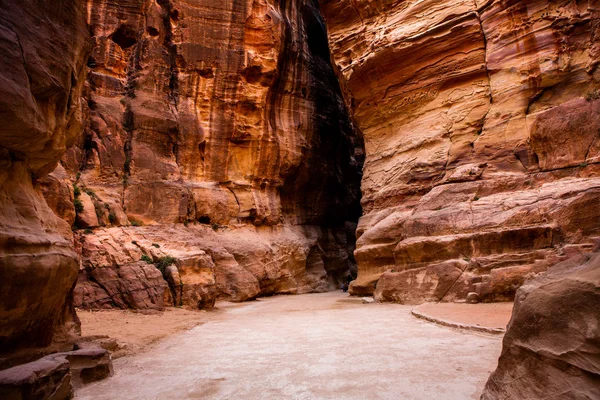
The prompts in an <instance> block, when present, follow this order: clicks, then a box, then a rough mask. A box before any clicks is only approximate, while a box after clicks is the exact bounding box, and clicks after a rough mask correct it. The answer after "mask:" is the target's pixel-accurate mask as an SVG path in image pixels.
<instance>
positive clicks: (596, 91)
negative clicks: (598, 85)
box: [585, 89, 600, 101]
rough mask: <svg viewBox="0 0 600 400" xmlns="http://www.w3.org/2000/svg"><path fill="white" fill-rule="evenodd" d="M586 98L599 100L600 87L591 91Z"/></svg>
mask: <svg viewBox="0 0 600 400" xmlns="http://www.w3.org/2000/svg"><path fill="white" fill-rule="evenodd" d="M585 99H586V100H587V101H592V100H598V99H600V89H594V90H592V91H591V92H589V93H588V94H587V95H586V96H585Z"/></svg>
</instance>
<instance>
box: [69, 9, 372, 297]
mask: <svg viewBox="0 0 600 400" xmlns="http://www.w3.org/2000/svg"><path fill="white" fill-rule="evenodd" d="M87 10H88V23H89V26H90V31H91V32H92V37H93V42H94V47H93V52H92V55H91V57H90V59H89V61H88V64H87V68H88V74H89V75H88V85H87V88H86V93H85V98H86V100H87V109H86V112H87V122H88V123H87V126H86V128H85V133H84V135H82V137H81V139H80V142H79V143H78V144H77V145H76V146H75V147H73V148H72V149H71V150H69V151H68V153H67V154H66V156H65V157H64V158H63V160H62V165H63V166H64V168H65V170H66V171H67V173H68V174H69V176H70V181H72V182H74V183H75V185H76V186H77V187H78V188H79V189H80V192H81V193H80V194H79V196H78V197H77V200H76V201H78V202H79V203H81V208H82V209H80V210H79V211H78V215H77V217H76V220H75V223H74V226H75V227H76V228H78V229H79V233H78V236H77V238H78V239H77V240H78V243H79V244H78V246H79V247H78V248H79V249H80V253H81V254H82V264H81V271H80V278H79V284H78V286H77V289H76V297H75V299H76V305H78V306H83V307H92V308H97V307H115V306H116V307H135V308H161V307H162V306H163V301H162V299H161V297H162V293H163V291H164V288H163V287H162V283H161V282H162V281H161V277H160V274H159V275H158V276H154V275H156V274H155V273H154V272H156V271H153V270H152V269H150V270H148V266H147V265H144V263H143V262H142V263H141V264H140V263H139V261H140V257H141V256H142V255H145V256H147V257H150V258H153V259H154V260H156V259H157V258H160V257H166V256H175V254H176V253H182V255H181V257H183V258H185V257H188V256H190V254H193V257H200V255H199V254H196V252H200V253H202V252H203V251H204V250H209V247H210V246H207V245H205V244H203V243H210V244H211V245H212V246H213V247H219V248H221V249H222V251H220V252H217V253H218V254H220V255H215V253H214V252H215V251H213V252H212V253H211V254H212V255H211V256H210V257H209V258H208V260H209V261H210V262H209V263H208V265H209V266H208V267H202V268H200V270H201V271H200V270H199V271H200V272H198V274H199V276H201V278H198V279H200V280H201V281H202V282H204V285H205V287H204V288H200V286H201V285H200V286H199V285H198V284H196V283H189V285H196V287H197V289H198V292H197V293H196V294H195V295H191V298H193V299H194V300H193V302H196V301H199V303H198V304H211V302H214V297H215V296H220V297H225V298H229V299H234V300H244V299H248V298H254V297H256V296H258V295H264V294H273V293H303V292H307V291H315V290H318V291H322V290H327V289H331V288H335V287H337V286H338V284H339V282H340V281H341V280H344V279H345V278H346V274H347V273H348V272H349V269H350V268H352V267H353V265H354V264H353V256H352V251H353V245H354V238H353V235H354V232H353V230H354V227H353V226H352V224H350V225H348V226H346V221H351V220H353V221H354V223H355V222H356V221H357V219H358V216H359V215H360V206H359V197H360V192H359V182H360V173H361V163H362V160H361V158H360V157H361V152H362V142H361V138H360V137H358V136H357V134H356V132H355V130H354V127H353V126H352V124H351V123H350V120H349V118H348V115H347V112H346V108H345V104H344V102H343V99H342V96H341V92H340V89H339V86H338V83H337V80H336V77H335V73H334V71H333V69H332V66H331V62H330V58H329V50H328V46H327V35H326V31H325V26H324V23H323V21H322V18H321V15H320V13H319V11H318V8H317V7H316V6H315V5H314V4H313V2H311V1H293V2H288V1H266V0H252V1H250V0H227V1H221V2H216V3H215V2H214V1H207V0H195V1H192V2H189V1H179V0H161V1H153V0H137V1H135V0H127V1H120V2H116V3H115V2H110V1H106V0H89V1H88V2H87ZM57 212H59V211H58V210H57ZM65 217H66V216H65ZM184 224H185V225H184ZM132 225H144V227H145V228H146V227H147V229H146V230H145V232H147V231H148V230H149V231H151V232H156V234H157V235H158V237H157V238H156V241H157V243H156V244H157V245H160V246H161V249H164V248H165V246H164V245H165V244H168V243H169V241H171V242H172V244H173V243H178V246H175V247H176V248H171V249H170V250H169V251H170V252H163V251H158V250H156V247H153V246H151V243H148V244H147V246H146V247H144V248H141V247H140V246H141V245H138V247H136V246H135V245H133V248H135V250H132V249H130V247H131V244H130V243H129V242H131V241H134V242H136V243H138V244H139V243H142V242H143V240H141V239H143V238H140V237H139V236H138V231H139V229H136V228H135V226H132ZM354 226H355V225H354ZM116 227H121V228H116ZM101 228H106V229H107V230H106V233H107V234H109V235H110V236H111V237H113V238H115V237H118V238H117V239H114V241H112V240H111V241H110V243H111V244H110V245H109V244H108V243H109V241H107V240H105V239H103V238H105V233H104V232H105V231H104V230H100V229H101ZM205 228H207V229H205ZM85 229H88V230H93V232H90V231H86V233H84V231H85ZM282 229H283V230H284V231H285V232H288V233H286V234H281V233H280V232H282ZM164 231H170V232H172V234H171V235H172V236H171V238H170V239H169V237H165V236H164V235H161V234H160V233H161V232H164ZM240 232H243V234H242V233H240ZM197 236H198V237H200V238H201V240H200V241H198V237H197ZM233 238H236V240H237V242H234V241H233ZM121 239H122V240H126V241H127V243H121V242H120V240H121ZM189 243H196V247H195V248H196V250H195V251H194V250H193V249H189ZM250 243H255V247H257V249H255V250H248V249H246V247H248V246H250ZM236 244H238V246H236ZM263 246H266V247H265V248H263ZM190 251H191V253H190ZM248 251H250V253H251V254H248ZM98 252H100V253H102V254H103V257H100V258H99V257H97V253H98ZM190 257H192V256H190ZM183 258H182V260H183ZM200 258H202V259H204V256H203V255H202V257H200ZM270 258H272V259H270ZM184 264H185V262H184V261H180V262H179V263H178V266H177V267H178V268H179V272H181V270H182V268H185V265H184ZM203 265H204V264H203ZM179 275H180V276H179V278H181V282H182V285H183V288H187V287H188V285H187V283H186V282H195V280H196V278H194V277H191V275H189V274H187V275H186V274H179ZM184 275H186V276H187V278H186V277H184ZM179 278H177V277H169V278H168V279H167V280H172V281H173V282H171V287H170V291H171V292H173V291H174V290H175V288H174V287H173V285H175V286H178V283H177V282H175V281H176V280H178V279H179ZM139 282H142V283H139ZM178 287H179V286H178ZM175 291H176V290H175ZM167 292H168V291H167ZM128 293H129V294H128ZM171 295H173V293H171ZM167 297H169V295H168V293H167ZM171 297H173V296H171ZM174 297H177V296H174ZM184 297H185V296H184ZM188 297H189V296H188ZM199 297H202V300H201V301H200V300H198V298H199ZM171 301H174V302H177V300H176V299H175V300H174V299H173V298H168V299H167V302H171ZM185 301H186V300H185V299H184V302H185ZM190 301H192V300H190ZM167 304H168V303H167ZM191 305H193V304H191Z"/></svg>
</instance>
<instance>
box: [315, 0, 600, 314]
mask: <svg viewBox="0 0 600 400" xmlns="http://www.w3.org/2000/svg"><path fill="white" fill-rule="evenodd" d="M598 7H599V3H598V2H597V1H584V2H575V1H547V0H535V1H520V2H519V1H517V2H508V1H504V0H493V1H458V2H456V1H454V2H448V1H446V2H444V1H442V2H439V1H436V2H434V1H425V2H423V1H404V2H396V1H371V2H355V1H353V0H323V1H321V9H322V12H323V14H324V16H325V19H326V22H327V25H328V30H329V42H330V47H331V52H332V59H333V61H334V62H335V67H336V69H337V72H338V76H339V77H340V81H341V85H342V88H343V91H344V95H345V99H346V102H347V104H348V105H349V108H350V110H351V113H352V115H353V117H354V119H355V121H356V124H357V126H358V128H359V129H360V130H361V131H362V134H363V135H364V140H365V155H366V160H365V167H364V176H363V179H362V192H363V199H362V205H363V209H364V215H363V216H362V218H361V219H360V222H359V226H358V232H357V233H358V235H359V239H358V242H357V250H356V253H355V255H356V259H357V262H358V279H357V280H356V281H354V282H353V283H352V285H351V288H350V291H351V293H354V294H371V293H375V297H376V298H377V299H379V300H383V301H397V302H403V303H419V302H422V301H431V300H433V301H440V300H444V301H445V300H454V299H461V298H463V299H464V298H465V297H466V295H467V293H469V292H476V293H477V294H478V295H479V298H480V299H481V300H484V301H486V300H487V301H489V300H510V299H512V296H513V295H514V292H515V290H516V288H518V287H519V285H521V284H522V283H523V281H524V279H525V278H526V277H528V276H531V275H532V274H536V273H538V272H541V271H544V270H545V269H547V268H548V266H549V265H551V264H553V263H556V262H558V261H560V260H563V259H565V258H568V257H569V256H570V255H573V254H578V253H580V252H585V251H589V250H590V249H591V244H590V243H591V240H592V238H593V237H596V236H598V235H600V174H599V172H600V167H599V166H598V162H599V161H600V158H599V157H600V136H599V133H598V132H599V128H600V101H599V98H600V91H599V90H598V88H599V87H600V85H599V82H598V80H599V78H600V75H599V72H598V68H597V66H598V60H599V59H598V56H599V53H598V44H597V35H598V26H600V25H599V9H598ZM375 287H376V288H377V289H375Z"/></svg>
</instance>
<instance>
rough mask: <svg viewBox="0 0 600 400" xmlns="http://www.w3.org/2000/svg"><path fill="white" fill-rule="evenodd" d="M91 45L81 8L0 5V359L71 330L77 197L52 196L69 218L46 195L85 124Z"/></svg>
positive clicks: (70, 1) (72, 2)
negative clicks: (68, 205)
mask: <svg viewBox="0 0 600 400" xmlns="http://www.w3.org/2000/svg"><path fill="white" fill-rule="evenodd" d="M88 41H89V34H88V31H87V27H86V22H85V7H84V4H83V2H82V1H77V0H64V1H60V2H59V4H57V3H56V2H50V1H45V2H40V1H30V0H18V1H13V0H3V1H2V2H1V3H0V52H1V53H2V57H0V120H1V121H2V124H0V354H2V353H4V352H8V351H14V350H16V349H17V348H18V347H19V346H21V345H25V346H35V345H40V346H44V345H47V344H49V343H50V341H51V340H52V338H53V336H54V333H55V328H58V327H63V328H65V329H67V330H68V329H69V328H70V327H72V324H70V323H68V322H69V321H70V320H71V309H70V304H69V301H68V297H69V293H70V291H71V290H72V288H73V285H74V283H75V279H76V277H77V270H78V256H77V254H76V253H75V251H74V250H73V243H72V234H71V228H70V225H69V223H68V222H65V220H69V219H72V214H71V212H70V211H68V210H65V208H64V207H63V205H64V202H69V193H70V192H69V189H68V187H67V189H66V190H63V192H62V193H58V192H57V191H55V190H54V189H52V190H50V192H52V196H50V201H49V202H50V205H51V206H52V207H53V208H54V209H55V210H57V212H58V213H59V214H63V215H61V216H64V217H65V220H63V219H61V218H59V217H58V216H57V215H56V214H55V213H54V212H53V210H52V209H51V208H50V207H49V205H48V204H47V203H46V201H45V200H44V197H43V196H42V192H43V188H44V187H49V186H53V185H54V183H53V179H54V177H52V176H50V177H45V176H46V175H47V174H48V173H50V172H52V170H54V169H55V167H56V166H57V163H58V161H59V159H60V158H61V157H62V156H63V154H64V152H65V150H66V149H67V148H68V147H69V146H71V145H72V144H73V143H74V141H75V140H76V138H77V137H78V136H79V135H80V133H81V130H82V127H83V124H84V119H83V116H82V113H81V92H82V88H83V83H84V81H85V69H84V65H85V62H86V60H87V54H88V50H89V43H88ZM57 174H58V175H60V171H57ZM44 177H45V178H44ZM57 179H58V178H57ZM58 186H60V185H56V186H55V187H56V188H58ZM69 186H70V185H69ZM63 189H64V188H63ZM61 190H62V189H61Z"/></svg>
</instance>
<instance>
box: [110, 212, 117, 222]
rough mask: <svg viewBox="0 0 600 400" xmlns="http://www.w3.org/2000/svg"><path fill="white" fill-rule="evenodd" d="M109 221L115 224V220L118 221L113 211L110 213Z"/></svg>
mask: <svg viewBox="0 0 600 400" xmlns="http://www.w3.org/2000/svg"><path fill="white" fill-rule="evenodd" d="M108 222H110V223H111V224H114V223H115V222H117V216H116V215H115V214H113V213H110V214H108Z"/></svg>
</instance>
